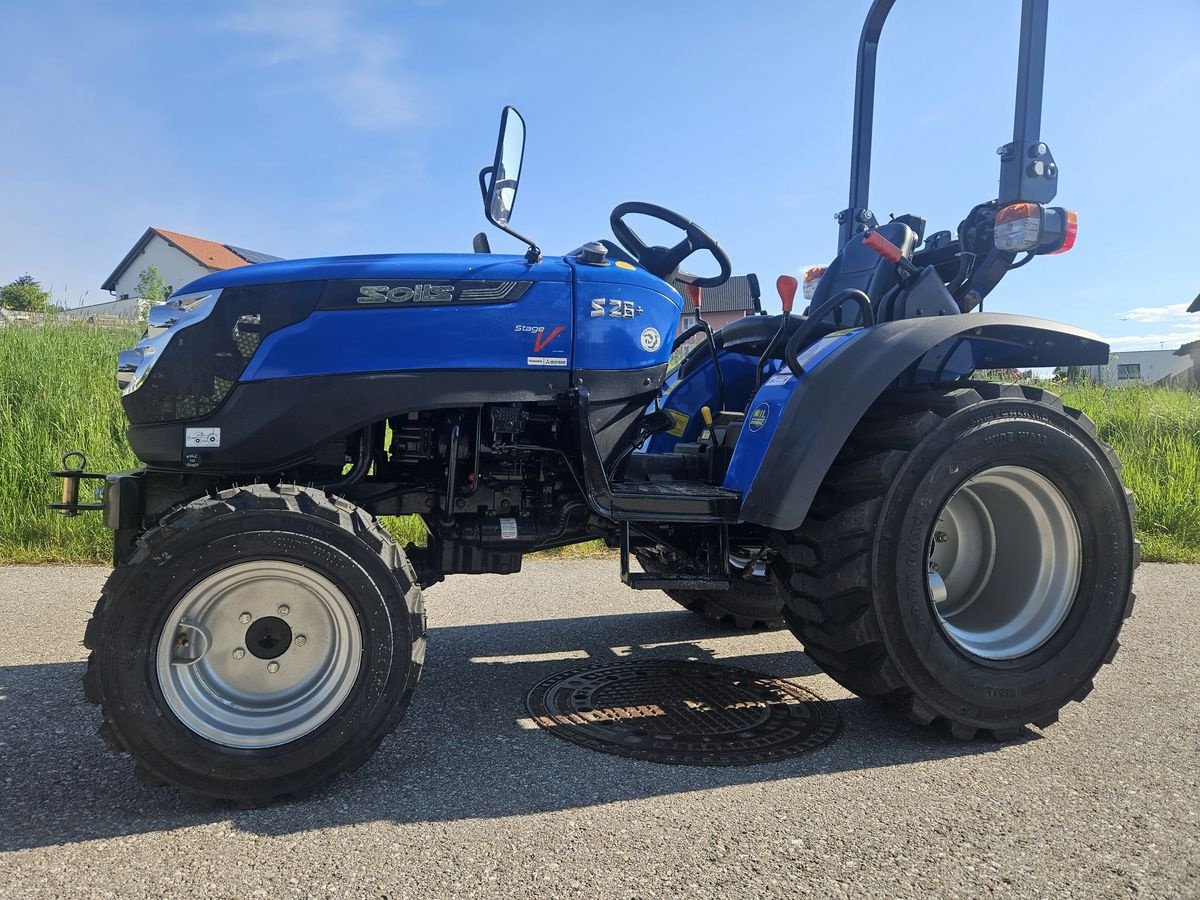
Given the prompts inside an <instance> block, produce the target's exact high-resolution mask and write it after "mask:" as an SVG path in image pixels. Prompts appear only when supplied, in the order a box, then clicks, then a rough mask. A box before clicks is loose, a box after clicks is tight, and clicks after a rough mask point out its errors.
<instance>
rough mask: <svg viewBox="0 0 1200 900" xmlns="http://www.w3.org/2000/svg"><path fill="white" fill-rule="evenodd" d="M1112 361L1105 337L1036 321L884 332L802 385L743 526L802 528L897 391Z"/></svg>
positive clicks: (750, 496) (865, 338)
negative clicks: (865, 426)
mask: <svg viewBox="0 0 1200 900" xmlns="http://www.w3.org/2000/svg"><path fill="white" fill-rule="evenodd" d="M1107 362H1108V344H1106V343H1104V342H1103V341H1102V340H1100V339H1099V338H1098V337H1096V335H1094V334H1092V333H1091V332H1088V331H1084V330H1082V329H1079V328H1074V327H1072V326H1070V325H1061V324H1059V323H1057V322H1049V321H1047V320H1045V319H1035V318H1032V317H1031V316H1016V315H1007V314H1003V313H972V314H971V315H961V316H942V317H937V318H919V319H903V320H900V321H896V322H885V323H883V324H881V325H876V326H875V327H873V328H870V329H868V330H867V331H866V332H865V333H864V334H862V335H861V336H860V337H859V338H858V339H856V340H855V341H853V342H852V343H849V344H847V345H846V347H845V348H844V349H842V350H841V351H840V352H838V353H835V354H833V355H832V356H830V357H829V358H828V359H827V360H825V361H824V362H822V363H821V364H820V365H818V366H816V367H815V368H814V369H813V370H812V371H811V372H806V373H805V374H804V377H803V378H800V379H799V380H798V382H797V385H796V389H795V390H794V391H793V392H792V394H791V398H790V399H789V400H788V402H787V404H786V405H785V406H784V408H783V411H782V413H781V420H780V423H779V426H778V428H777V429H776V431H775V435H774V439H773V440H772V442H771V446H770V447H769V448H768V449H767V452H766V454H765V455H764V457H763V461H762V464H761V465H760V467H759V470H758V474H757V475H756V476H755V478H754V481H753V482H752V483H751V485H750V490H749V492H748V493H747V495H746V499H745V502H744V503H743V505H742V519H743V521H746V522H752V523H754V524H756V525H763V526H766V527H768V528H777V529H781V530H791V529H794V528H798V527H799V526H800V523H801V522H803V521H804V517H805V516H807V515H808V509H809V506H810V505H811V504H812V501H813V497H814V496H816V493H817V489H818V488H819V487H820V486H821V482H822V481H824V479H825V475H826V473H827V472H828V471H829V467H830V465H831V464H832V463H833V460H834V457H836V456H837V454H838V451H839V450H841V448H842V446H843V445H844V444H845V443H846V439H847V438H848V437H849V436H850V432H851V431H853V430H854V428H855V426H856V425H858V422H859V420H860V419H862V417H863V414H864V413H866V411H867V410H868V409H869V408H870V407H871V405H872V404H873V403H874V402H875V401H876V399H878V397H879V395H880V394H882V393H883V392H884V391H885V390H886V389H887V388H889V387H891V386H893V385H904V384H916V383H921V382H932V381H954V380H956V379H958V378H961V377H963V376H966V375H969V374H970V373H971V372H973V371H974V370H975V369H984V368H1000V367H1004V368H1019V367H1027V366H1083V365H1104V364H1106V363H1107Z"/></svg>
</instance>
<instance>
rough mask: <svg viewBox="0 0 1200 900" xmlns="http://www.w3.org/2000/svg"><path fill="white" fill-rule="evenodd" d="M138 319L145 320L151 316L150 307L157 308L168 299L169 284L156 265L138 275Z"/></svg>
mask: <svg viewBox="0 0 1200 900" xmlns="http://www.w3.org/2000/svg"><path fill="white" fill-rule="evenodd" d="M137 295H138V304H137V309H138V318H139V319H145V318H147V317H148V316H149V315H150V307H152V306H157V305H158V304H159V303H162V302H163V301H164V300H166V299H167V282H166V281H165V280H164V279H163V277H162V274H161V273H160V272H159V271H158V266H156V265H154V263H150V265H148V266H146V268H144V269H142V271H141V272H139V273H138V283H137Z"/></svg>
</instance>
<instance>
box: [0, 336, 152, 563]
mask: <svg viewBox="0 0 1200 900" xmlns="http://www.w3.org/2000/svg"><path fill="white" fill-rule="evenodd" d="M139 333H140V329H136V328H129V329H120V330H117V329H103V328H96V327H94V326H89V325H84V324H53V325H45V326H40V327H23V326H18V327H10V328H0V560H2V561H6V562H50V561H59V560H70V561H73V562H74V561H79V562H84V561H94V560H103V559H106V558H108V557H109V556H111V554H112V534H111V532H108V531H106V530H105V528H104V526H103V525H102V524H101V522H100V517H99V516H98V515H97V514H95V513H92V514H88V515H80V516H78V517H77V518H74V519H66V518H63V517H62V516H59V515H56V514H54V513H51V512H48V511H47V510H46V504H47V503H49V502H51V501H53V500H57V499H59V498H58V497H56V496H55V493H56V492H59V491H60V490H61V482H58V481H52V480H51V479H50V478H48V477H47V475H46V473H47V472H49V471H50V470H52V469H59V468H61V467H62V466H61V460H60V457H61V456H62V454H63V452H64V451H66V450H81V451H83V452H84V453H85V454H87V458H88V469H89V470H91V471H93V472H115V471H118V470H120V469H127V468H131V467H133V466H136V465H137V460H136V459H134V457H133V454H132V453H131V452H130V450H129V445H128V444H127V443H126V442H125V417H124V414H123V413H122V411H121V404H120V402H119V397H118V392H117V386H116V382H115V381H114V377H115V375H116V355H117V351H118V350H120V349H121V348H123V347H131V346H133V344H134V343H135V342H136V341H137V339H138V335H139ZM95 484H97V482H90V483H89V482H84V487H83V489H82V490H81V492H80V497H81V498H84V499H86V498H87V497H89V496H90V492H91V490H92V488H93V487H94V486H95Z"/></svg>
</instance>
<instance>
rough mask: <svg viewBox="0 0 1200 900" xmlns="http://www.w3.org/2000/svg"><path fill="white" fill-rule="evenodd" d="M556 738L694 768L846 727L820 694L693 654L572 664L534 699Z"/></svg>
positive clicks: (744, 761)
mask: <svg viewBox="0 0 1200 900" xmlns="http://www.w3.org/2000/svg"><path fill="white" fill-rule="evenodd" d="M526 704H527V705H528V708H529V713H530V715H531V716H533V719H534V721H536V722H537V723H538V725H540V726H541V727H543V728H545V729H546V730H547V731H549V732H550V733H551V734H556V735H558V736H559V737H561V738H564V739H565V740H568V741H571V742H572V743H575V744H581V745H583V746H584V747H590V748H591V749H593V750H600V751H602V752H604V753H616V754H617V755H619V756H629V757H632V758H634V759H643V760H648V761H650V762H662V763H674V764H676V765H686V766H747V765H753V764H755V763H764V762H770V761H772V760H776V759H783V758H785V757H788V756H795V755H796V754H798V753H803V752H804V751H806V750H812V749H814V748H816V747H819V746H821V745H822V744H824V743H825V742H826V741H828V740H830V739H831V738H833V737H834V736H835V735H836V734H837V732H838V729H839V727H840V726H841V718H840V717H839V716H838V714H837V710H836V709H834V707H833V706H832V705H831V704H829V703H827V702H826V701H824V700H822V699H821V698H820V697H818V696H817V695H816V694H814V693H812V692H811V691H807V690H805V689H804V688H802V687H798V686H797V685H794V684H792V683H791V682H789V681H784V680H783V679H781V678H772V677H770V676H768V675H763V674H761V673H759V672H749V671H747V670H745V669H735V668H733V667H731V666H719V665H713V664H711V663H702V662H692V661H690V660H682V661H676V660H638V661H636V662H622V663H613V664H606V665H602V666H591V667H587V668H581V669H572V670H571V671H569V672H561V673H559V674H558V675H555V676H553V677H551V678H547V679H546V680H545V681H543V682H542V683H541V684H539V685H538V686H537V687H535V688H534V689H533V690H532V691H530V692H529V697H528V698H527V699H526Z"/></svg>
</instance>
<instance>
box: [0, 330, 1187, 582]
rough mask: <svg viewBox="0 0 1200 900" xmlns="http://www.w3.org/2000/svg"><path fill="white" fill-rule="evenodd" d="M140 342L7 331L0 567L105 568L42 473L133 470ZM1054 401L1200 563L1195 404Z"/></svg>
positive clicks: (1078, 394) (1150, 395) (1167, 536)
mask: <svg viewBox="0 0 1200 900" xmlns="http://www.w3.org/2000/svg"><path fill="white" fill-rule="evenodd" d="M137 337H138V331H137V329H133V328H131V329H99V328H95V327H92V326H88V325H83V324H75V323H64V324H47V325H45V326H43V327H36V328H33V327H12V328H0V562H50V561H72V562H91V561H104V560H106V559H108V557H109V554H110V553H111V547H112V544H111V535H110V534H109V532H107V531H106V530H105V529H104V527H103V526H102V525H101V522H100V517H99V516H98V515H95V514H84V515H80V516H79V517H77V518H74V519H64V518H62V517H61V516H58V515H55V514H53V513H50V512H48V511H47V510H46V504H47V503H49V502H51V501H52V500H55V499H57V497H56V496H55V494H56V492H57V491H58V489H59V483H58V482H52V481H51V480H50V479H49V478H47V476H46V473H47V472H48V471H50V470H51V469H57V468H59V465H60V460H59V457H60V456H61V454H62V453H63V451H65V450H81V451H83V452H84V453H86V454H87V457H88V467H89V469H91V470H92V471H98V472H114V471H118V470H120V469H125V468H131V467H133V466H136V465H137V460H135V459H134V457H133V454H132V453H131V452H130V450H129V447H128V445H127V444H126V442H125V417H124V414H123V413H122V410H121V404H120V400H119V396H118V392H117V388H116V385H115V383H114V380H113V376H114V372H115V362H116V355H117V351H118V350H120V349H121V348H123V347H130V346H132V345H133V343H134V342H135V341H136V340H137ZM1053 389H1054V390H1057V391H1058V392H1059V393H1061V394H1062V397H1063V401H1064V402H1065V403H1067V404H1068V405H1070V406H1075V407H1078V408H1080V409H1082V410H1084V411H1085V412H1086V413H1087V414H1088V415H1089V416H1091V417H1092V419H1093V420H1095V422H1096V424H1097V426H1098V427H1099V430H1100V436H1101V438H1103V439H1104V440H1106V441H1108V442H1109V443H1111V444H1112V445H1113V446H1114V447H1115V448H1116V450H1117V453H1118V454H1119V455H1120V457H1121V459H1122V461H1123V462H1124V466H1125V468H1124V478H1125V483H1126V484H1128V485H1129V487H1130V488H1131V489H1132V490H1133V492H1134V494H1135V495H1136V496H1137V501H1138V518H1137V530H1138V536H1139V537H1140V538H1141V540H1142V542H1143V547H1142V550H1143V557H1144V558H1145V559H1147V560H1162V561H1169V562H1175V561H1187V562H1200V394H1198V393H1195V392H1188V391H1178V390H1169V389H1166V388H1151V387H1143V388H1122V389H1120V390H1114V389H1104V388H1097V387H1075V386H1065V387H1064V386H1058V387H1056V388H1053ZM85 484H86V483H85ZM88 490H90V489H89V488H86V487H85V490H84V492H82V493H81V496H84V497H86V495H87V491H88ZM385 524H387V526H388V527H389V528H390V529H392V531H393V533H395V534H396V536H397V538H398V539H399V540H400V541H401V542H402V543H409V542H417V543H423V538H424V532H423V528H422V527H421V525H420V523H419V522H418V521H416V520H415V519H412V518H408V519H388V520H385Z"/></svg>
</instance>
